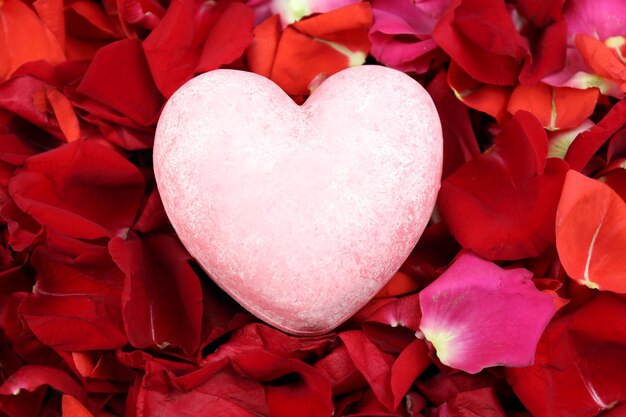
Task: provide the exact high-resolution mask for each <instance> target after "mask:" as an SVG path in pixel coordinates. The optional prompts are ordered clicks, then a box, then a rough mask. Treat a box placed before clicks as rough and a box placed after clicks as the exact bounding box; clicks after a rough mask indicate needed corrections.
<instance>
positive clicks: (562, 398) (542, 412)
mask: <svg viewBox="0 0 626 417" xmlns="http://www.w3.org/2000/svg"><path fill="white" fill-rule="evenodd" d="M625 317H626V304H624V301H623V300H622V299H620V298H618V297H616V296H615V295H613V294H609V293H601V294H599V295H598V296H596V297H594V298H593V299H592V300H591V301H590V302H588V303H587V304H585V305H584V306H582V307H581V308H579V309H577V310H574V311H572V312H571V313H569V314H567V315H565V316H562V317H560V318H559V319H557V320H555V321H553V322H552V323H550V326H548V328H547V329H546V332H545V333H544V335H543V336H542V338H541V341H540V342H539V345H538V346H537V354H536V357H535V363H534V365H533V366H531V367H528V368H521V369H507V372H506V374H507V379H508V380H509V383H510V384H511V385H512V387H513V390H514V391H515V394H516V395H517V396H518V397H519V399H520V400H521V401H522V402H523V403H524V405H525V406H526V408H527V409H528V410H529V411H530V412H531V413H532V415H533V416H536V417H551V416H554V415H579V416H589V417H592V416H596V415H598V414H599V413H602V412H603V411H606V414H607V415H613V414H611V413H610V410H611V409H613V408H615V411H617V410H618V409H619V407H616V406H618V404H620V403H623V402H624V401H626V386H625V385H624V383H623V375H624V373H626V362H624V360H623V358H624V355H626V331H625V329H626V321H625V319H624V318H625ZM546 398H550V401H546ZM615 415H616V416H619V415H620V413H619V412H617V413H616V414H615Z"/></svg>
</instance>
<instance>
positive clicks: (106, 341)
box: [20, 247, 128, 351]
mask: <svg viewBox="0 0 626 417" xmlns="http://www.w3.org/2000/svg"><path fill="white" fill-rule="evenodd" d="M91 255H92V256H85V257H83V258H82V259H81V258H78V259H76V260H71V259H68V258H66V257H64V256H59V255H55V254H53V253H51V252H50V251H49V250H47V249H44V248H43V247H39V248H37V249H36V250H35V252H34V253H33V256H32V265H33V267H34V268H35V269H36V270H37V272H38V273H37V277H36V283H35V286H34V287H33V293H32V294H29V295H28V296H27V297H26V299H25V300H24V302H23V304H22V305H21V307H20V313H21V315H22V316H23V317H24V319H25V320H26V322H27V323H28V326H29V327H30V329H31V330H32V331H33V333H34V334H35V335H36V336H37V337H38V338H39V339H40V340H41V341H42V342H44V343H46V344H47V345H49V346H53V347H55V348H57V349H61V350H67V351H72V350H77V351H82V350H90V349H115V348H119V347H122V346H124V345H125V344H126V343H128V340H127V338H126V335H125V334H124V330H123V325H122V314H121V313H122V312H121V291H122V282H123V275H122V273H121V271H120V270H119V269H118V268H117V267H116V266H115V265H114V264H113V263H112V261H111V258H110V257H109V256H108V254H107V253H106V251H104V252H101V253H100V254H95V253H93V254H91Z"/></svg>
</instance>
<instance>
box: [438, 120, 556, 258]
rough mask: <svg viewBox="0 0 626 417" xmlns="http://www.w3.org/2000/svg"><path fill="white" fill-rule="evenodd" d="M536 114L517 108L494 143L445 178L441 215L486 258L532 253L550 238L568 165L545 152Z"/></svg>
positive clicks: (462, 240) (464, 243)
mask: <svg viewBox="0 0 626 417" xmlns="http://www.w3.org/2000/svg"><path fill="white" fill-rule="evenodd" d="M547 147H548V145H547V137H546V133H545V131H544V130H543V128H542V127H541V125H540V124H539V123H538V121H537V119H536V118H535V117H533V116H532V115H531V114H529V113H526V112H518V113H516V115H515V116H514V117H513V118H512V119H511V120H509V121H508V122H507V123H506V124H504V126H503V128H502V131H501V132H500V133H499V134H498V136H497V137H496V144H495V145H494V147H493V148H492V149H491V150H489V151H487V152H486V153H484V154H482V155H480V156H478V157H476V158H474V159H472V160H471V161H469V162H468V163H466V164H465V165H463V166H462V167H460V168H459V169H458V170H457V171H455V172H454V173H453V174H452V175H450V176H449V177H448V178H446V179H445V180H444V182H443V184H442V187H441V191H440V192H439V208H440V210H441V215H442V217H443V219H444V221H445V223H446V225H447V226H448V228H449V229H450V232H451V233H452V235H453V236H454V237H455V238H456V239H457V240H458V241H459V243H461V245H462V246H463V247H465V248H467V249H471V250H472V251H474V252H476V253H477V254H479V255H481V256H483V257H485V258H488V259H509V260H510V259H521V258H526V257H534V256H537V255H539V254H540V253H541V252H542V251H544V250H545V249H546V248H547V247H548V246H549V245H550V244H552V243H553V242H554V239H555V237H554V219H555V216H556V206H557V203H558V198H559V195H560V192H561V187H562V184H563V181H564V178H565V172H566V171H567V165H566V164H565V163H563V161H561V160H557V159H554V158H552V159H549V160H546V156H547Z"/></svg>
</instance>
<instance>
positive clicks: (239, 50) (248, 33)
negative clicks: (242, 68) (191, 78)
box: [196, 2, 254, 72]
mask: <svg viewBox="0 0 626 417" xmlns="http://www.w3.org/2000/svg"><path fill="white" fill-rule="evenodd" d="M253 15H254V13H253V12H252V9H251V8H250V7H248V6H246V5H245V4H243V3H237V2H234V3H231V5H230V6H229V7H228V8H226V10H224V13H223V14H222V16H221V17H220V19H219V20H218V21H217V22H216V23H215V26H213V27H212V28H211V32H209V36H208V37H207V39H206V41H205V43H204V48H203V49H202V54H201V55H200V60H199V61H198V66H197V67H196V72H205V71H211V70H214V69H217V68H219V67H220V66H222V65H223V64H230V63H231V62H233V61H235V60H236V59H237V58H239V57H240V56H241V55H242V54H243V52H244V51H245V50H246V48H247V47H248V45H250V43H251V42H252V29H253Z"/></svg>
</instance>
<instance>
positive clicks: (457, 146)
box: [427, 71, 480, 178]
mask: <svg viewBox="0 0 626 417" xmlns="http://www.w3.org/2000/svg"><path fill="white" fill-rule="evenodd" d="M427 90H428V92H429V93H430V95H431V97H432V99H433V101H434V102H435V106H436V107H437V112H438V113H439V116H440V117H441V127H442V129H443V178H446V177H447V176H448V175H450V174H452V172H454V171H455V170H456V169H457V168H458V167H459V166H461V165H463V164H464V163H465V162H467V161H469V160H470V159H472V158H474V157H475V156H478V155H479V154H480V148H479V147H478V141H477V140H476V136H475V135H474V131H473V129H472V124H471V121H470V118H469V112H468V109H467V107H465V106H464V105H463V103H462V102H461V101H459V99H457V98H456V97H455V96H454V94H453V93H452V91H451V89H450V86H449V85H448V83H447V77H446V73H445V72H444V71H442V72H440V73H439V74H437V76H436V77H435V78H434V79H433V80H432V81H431V82H430V84H429V85H428V89H427Z"/></svg>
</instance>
